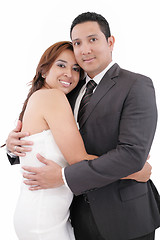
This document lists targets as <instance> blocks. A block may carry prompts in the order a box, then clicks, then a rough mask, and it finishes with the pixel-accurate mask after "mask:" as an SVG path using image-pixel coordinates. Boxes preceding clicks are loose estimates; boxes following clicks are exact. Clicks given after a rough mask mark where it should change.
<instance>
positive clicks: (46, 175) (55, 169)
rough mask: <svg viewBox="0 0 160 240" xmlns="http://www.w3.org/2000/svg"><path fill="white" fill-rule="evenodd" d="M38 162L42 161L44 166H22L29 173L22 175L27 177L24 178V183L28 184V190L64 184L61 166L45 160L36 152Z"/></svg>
mask: <svg viewBox="0 0 160 240" xmlns="http://www.w3.org/2000/svg"><path fill="white" fill-rule="evenodd" d="M37 158H38V160H39V161H40V162H42V163H44V164H45V166H44V167H39V168H36V167H29V166H26V167H22V168H23V169H24V170H25V171H27V172H29V173H26V172H25V173H23V177H24V178H26V179H28V180H24V183H25V184H26V185H29V186H30V187H29V190H39V189H48V188H56V187H60V186H62V185H63V184H64V182H63V179H62V167H61V166H59V165H58V164H57V163H55V162H53V161H51V160H47V159H45V158H44V157H42V156H41V155H40V154H37Z"/></svg>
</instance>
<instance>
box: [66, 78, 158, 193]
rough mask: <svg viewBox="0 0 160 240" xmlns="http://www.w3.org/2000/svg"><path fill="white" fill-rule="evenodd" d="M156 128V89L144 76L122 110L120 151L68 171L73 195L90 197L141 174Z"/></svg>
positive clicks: (134, 86)
mask: <svg viewBox="0 0 160 240" xmlns="http://www.w3.org/2000/svg"><path fill="white" fill-rule="evenodd" d="M156 124H157V107H156V100H155V91H154V87H153V84H152V81H151V80H150V79H149V78H146V77H144V76H141V77H140V78H138V79H137V80H136V81H135V82H134V84H133V85H132V87H131V89H130V91H129V93H128V95H127V96H126V99H125V101H124V104H123V108H122V109H121V120H120V123H119V135H118V140H117V147H116V148H115V149H112V150H111V151H109V152H106V153H105V154H104V155H102V156H100V157H99V158H97V159H94V160H91V161H86V160H84V161H82V162H79V163H76V164H74V165H72V166H68V167H66V168H65V176H66V181H67V183H68V186H69V187H70V189H71V190H72V192H73V193H74V194H75V195H80V194H83V193H87V192H88V191H90V190H92V189H97V188H101V187H103V186H106V185H108V184H110V183H112V182H115V181H117V180H119V179H120V178H122V177H125V176H128V175H130V174H132V173H134V172H137V171H140V170H141V169H142V168H143V166H144V164H145V161H146V159H147V156H148V153H149V151H150V148H151V145H152V141H153V138H154V134H155V130H156Z"/></svg>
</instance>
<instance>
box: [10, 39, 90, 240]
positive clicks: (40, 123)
mask: <svg viewBox="0 0 160 240" xmlns="http://www.w3.org/2000/svg"><path fill="white" fill-rule="evenodd" d="M80 75H82V70H81V69H80V67H79V66H78V64H77V62H76V60H75V57H74V54H73V49H72V45H71V43H70V42H59V43H56V44H54V45H52V46H51V47H49V48H48V49H47V50H46V51H45V53H44V54H43V56H42V57H41V60H40V62H39V64H38V67H37V71H36V76H35V77H34V79H33V81H32V87H31V90H30V92H29V94H28V97H27V99H26V101H25V103H24V106H23V109H22V112H21V114H20V120H22V122H23V129H22V131H29V132H30V134H31V136H29V137H26V138H28V139H32V140H33V141H34V146H33V149H32V152H31V153H27V155H26V157H23V158H20V163H21V165H22V166H23V165H31V166H41V163H40V162H39V161H38V160H37V159H36V153H37V152H39V151H41V154H42V155H43V156H45V157H46V158H50V159H52V160H54V161H56V162H57V163H59V164H60V165H61V166H66V164H67V162H68V163H69V164H72V163H75V162H78V161H80V160H82V159H88V160H89V159H93V158H95V156H92V155H88V154H87V153H86V151H85V147H84V144H83V141H82V139H81V136H80V134H79V131H78V129H77V126H76V123H75V121H74V117H73V114H72V111H71V108H70V105H69V103H68V101H67V98H66V96H65V94H67V93H69V92H70V91H71V90H72V89H73V88H75V87H76V85H77V83H78V81H79V78H80ZM71 149H72V150H73V151H71ZM72 197H73V195H72V193H71V191H70V190H69V189H67V188H66V187H65V186H63V187H60V188H57V189H49V190H39V191H37V192H31V191H30V190H28V187H27V186H26V185H25V184H24V183H22V186H21V193H20V197H19V201H18V203H17V208H16V211H15V216H14V224H15V230H16V232H17V236H18V238H19V239H20V240H25V239H27V240H33V239H45V240H53V239H56V240H57V239H58V238H59V239H64V240H69V239H74V236H73V232H72V228H71V225H70V223H69V221H68V217H69V206H70V203H71V201H72Z"/></svg>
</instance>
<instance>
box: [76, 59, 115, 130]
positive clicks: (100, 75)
mask: <svg viewBox="0 0 160 240" xmlns="http://www.w3.org/2000/svg"><path fill="white" fill-rule="evenodd" d="M114 64H115V62H113V61H112V62H111V63H110V64H109V65H108V66H107V67H106V68H105V69H104V70H103V71H102V72H101V73H99V74H98V75H96V76H95V77H94V79H93V80H94V81H95V82H96V83H97V85H98V84H99V83H100V81H101V79H102V78H103V76H104V75H105V73H106V72H107V71H108V70H109V69H110V68H111V67H112V66H113V65H114ZM90 80H91V78H90V77H89V76H88V75H87V76H86V83H85V84H84V85H83V87H82V88H81V90H80V92H79V95H78V97H77V99H76V103H75V107H74V117H75V120H76V122H77V116H78V109H79V105H80V101H81V99H82V97H83V94H84V92H85V90H86V84H87V83H88V82H89V81H90ZM95 89H96V88H95ZM95 89H94V91H95ZM94 91H93V92H94ZM77 126H78V127H79V125H78V123H77Z"/></svg>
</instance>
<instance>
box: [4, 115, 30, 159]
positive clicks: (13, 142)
mask: <svg viewBox="0 0 160 240" xmlns="http://www.w3.org/2000/svg"><path fill="white" fill-rule="evenodd" d="M21 128H22V122H21V121H20V120H18V123H17V126H16V128H15V129H14V130H13V131H11V132H10V133H9V135H8V139H7V141H6V147H7V149H8V150H9V151H10V152H11V153H14V154H15V155H16V156H19V157H23V156H25V152H30V151H31V150H32V149H31V148H29V147H21V145H33V142H31V141H23V140H20V138H23V137H26V136H29V133H27V132H20V131H21Z"/></svg>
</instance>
